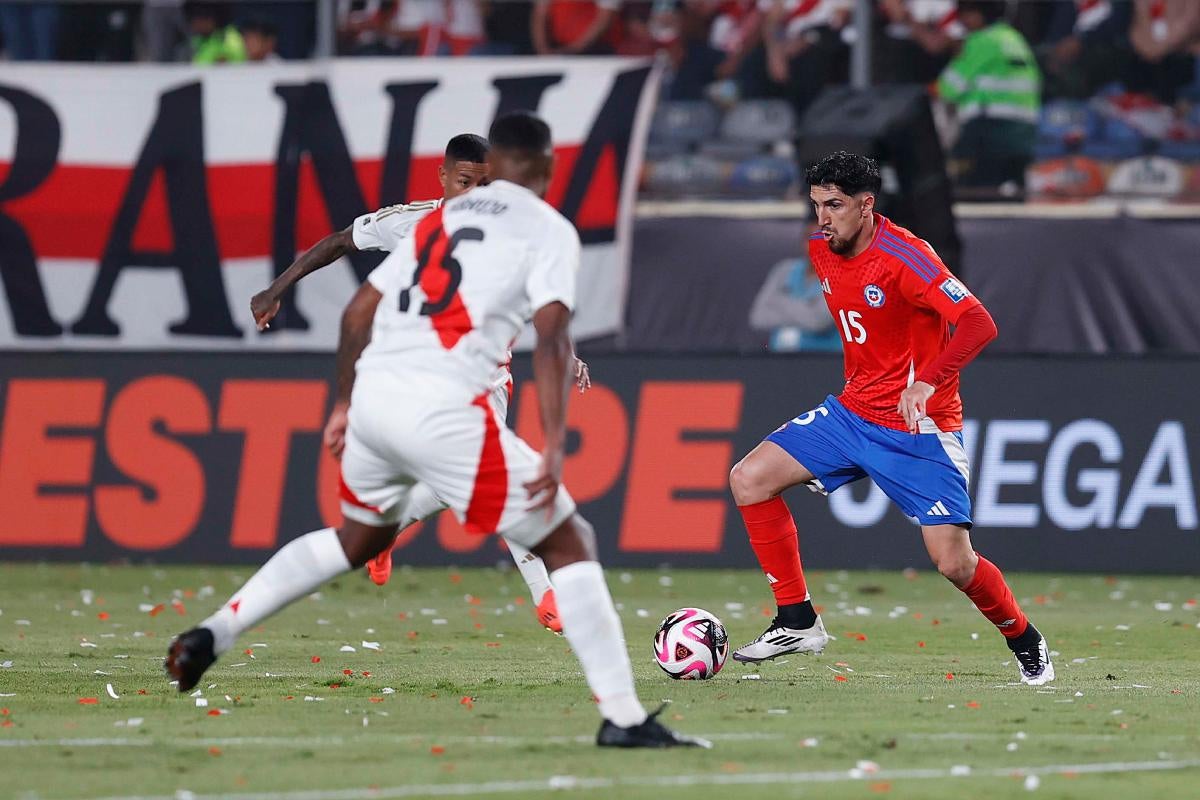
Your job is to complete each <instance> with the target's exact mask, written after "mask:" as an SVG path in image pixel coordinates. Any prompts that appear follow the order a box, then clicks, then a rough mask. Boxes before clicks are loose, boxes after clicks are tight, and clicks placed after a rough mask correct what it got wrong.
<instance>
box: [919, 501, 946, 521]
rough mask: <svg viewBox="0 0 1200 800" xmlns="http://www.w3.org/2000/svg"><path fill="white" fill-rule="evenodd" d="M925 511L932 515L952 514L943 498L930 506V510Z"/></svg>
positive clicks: (943, 515)
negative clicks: (943, 502) (943, 503)
mask: <svg viewBox="0 0 1200 800" xmlns="http://www.w3.org/2000/svg"><path fill="white" fill-rule="evenodd" d="M925 513H926V514H928V515H929V516H931V517H948V516H950V511H949V509H947V508H946V506H944V505H942V501H941V500H938V501H937V502H936V503H934V504H933V505H932V506H930V507H929V510H928V511H926V512H925Z"/></svg>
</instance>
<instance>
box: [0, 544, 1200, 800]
mask: <svg viewBox="0 0 1200 800" xmlns="http://www.w3.org/2000/svg"><path fill="white" fill-rule="evenodd" d="M251 571H252V569H251V568H249V567H245V568H242V567H239V568H227V567H222V568H150V567H136V568H134V567H103V566H79V565H70V566H46V565H23V564H0V797H13V798H32V797H38V798H100V797H131V796H135V797H163V798H169V797H176V796H178V793H179V792H191V793H193V794H195V795H196V796H197V797H206V796H221V797H229V796H240V797H246V798H254V799H255V800H267V799H268V798H278V800H315V798H317V797H321V796H333V797H338V798H342V799H343V800H357V798H363V800H368V799H369V798H372V797H423V796H460V797H490V796H521V797H542V796H545V797H550V796H563V795H564V794H567V795H571V796H580V797H611V796H616V795H618V794H619V796H620V797H621V798H622V800H631V799H632V798H642V797H645V798H661V797H663V796H664V794H669V793H671V792H672V791H696V790H706V789H707V790H708V791H716V792H719V793H721V795H722V796H737V797H739V798H755V797H763V798H780V797H829V796H834V795H836V796H839V797H876V796H884V797H901V798H953V800H961V798H962V797H963V796H964V794H966V795H974V796H977V797H980V798H987V797H1012V796H1024V795H1025V794H1026V793H1027V792H1032V794H1031V795H1030V796H1033V797H1038V796H1041V797H1055V798H1062V797H1071V798H1073V797H1079V798H1084V797H1087V798H1097V797H1118V796H1134V795H1135V793H1137V794H1140V796H1142V797H1154V798H1175V797H1178V798H1191V797H1195V786H1196V783H1197V781H1198V780H1200V723H1198V722H1197V720H1200V660H1198V659H1197V653H1200V627H1198V626H1200V608H1197V603H1196V600H1197V599H1198V598H1197V595H1198V594H1200V586H1198V585H1197V582H1196V581H1195V580H1194V579H1186V578H1150V577H1138V576H1129V577H1120V576H1119V577H1093V576H1046V575H1018V576H1015V577H1014V578H1013V580H1012V583H1013V588H1014V591H1015V592H1016V594H1017V597H1018V598H1019V599H1020V600H1021V602H1022V604H1023V606H1024V607H1025V609H1026V611H1027V612H1028V613H1029V615H1030V617H1031V618H1032V619H1033V620H1034V621H1035V622H1036V623H1037V625H1038V626H1039V628H1040V629H1041V630H1042V631H1044V632H1045V633H1046V634H1047V636H1048V639H1049V642H1050V646H1051V648H1052V649H1053V650H1055V651H1057V652H1058V653H1059V655H1058V656H1057V657H1056V658H1055V666H1056V669H1057V671H1058V680H1057V681H1056V682H1055V683H1053V684H1051V685H1050V686H1048V687H1045V688H1042V689H1034V688H1031V687H1026V686H1020V685H1013V684H1015V683H1016V681H1017V677H1016V675H1017V673H1016V669H1015V667H1014V666H1013V664H1012V663H1011V657H1010V655H1009V653H1008V651H1007V650H1006V649H1005V648H1004V645H1003V643H1002V642H1001V640H1000V637H999V636H998V634H996V632H995V631H994V630H993V629H991V628H990V626H989V625H988V624H987V623H986V621H984V620H983V619H982V617H980V616H979V615H978V614H977V612H976V611H975V610H974V609H973V608H972V607H971V606H970V604H969V603H968V602H967V600H966V599H965V598H964V597H963V596H962V595H961V594H960V593H959V592H957V591H956V590H954V589H953V588H952V587H950V586H949V584H947V583H946V582H945V581H944V580H943V579H941V578H940V577H938V576H936V575H934V574H932V573H917V574H909V575H902V574H899V573H879V572H850V573H845V572H841V573H838V572H811V573H810V574H809V586H810V589H811V590H812V592H813V598H814V602H816V603H817V604H819V605H821V606H823V608H824V611H823V616H824V619H825V624H826V626H827V627H828V628H829V631H830V633H831V634H833V635H834V636H836V637H837V639H836V640H835V641H834V642H832V643H831V645H830V647H829V648H828V649H827V650H826V651H825V653H824V654H823V655H821V656H817V657H797V656H793V657H789V658H784V659H781V660H780V661H776V662H773V663H768V664H763V665H760V666H759V667H758V668H753V669H751V668H746V667H743V666H741V665H739V664H736V663H734V662H732V661H731V662H730V663H728V664H727V665H726V667H725V669H724V670H723V671H722V672H721V673H720V674H719V675H718V676H717V677H716V678H714V679H712V680H710V681H705V682H699V683H690V682H678V681H672V680H671V679H669V678H668V677H666V676H665V675H663V674H662V673H661V672H660V671H659V669H658V668H657V667H656V666H655V664H654V662H653V659H652V657H651V647H650V642H651V637H652V635H653V632H654V629H655V627H656V626H657V624H658V622H659V620H660V619H661V618H662V617H664V616H665V615H666V614H667V613H668V612H670V611H672V610H674V609H676V608H678V607H680V606H685V605H696V606H701V607H704V608H707V609H708V610H709V611H712V612H713V613H715V614H716V615H717V616H719V617H721V619H722V620H724V622H725V625H726V627H727V628H728V629H729V633H730V638H731V643H732V645H733V646H735V647H736V646H737V645H740V644H743V643H745V642H747V641H749V640H750V639H752V638H753V637H754V636H756V635H757V634H758V633H760V632H761V630H762V628H763V627H764V625H765V624H766V623H767V622H768V621H769V616H767V614H769V613H770V609H769V608H765V603H766V602H767V600H768V599H769V594H768V591H767V588H766V586H765V585H764V584H763V582H762V579H761V575H759V574H757V573H754V572H749V571H684V570H675V571H663V572H659V571H646V570H632V571H627V570H611V571H610V573H609V582H610V585H611V587H612V590H613V595H614V598H615V599H616V601H617V602H618V603H619V604H621V615H622V619H623V621H624V623H625V629H626V633H627V635H628V638H629V644H630V652H631V654H632V657H633V661H634V666H635V670H636V672H637V677H638V682H639V684H638V685H639V692H640V694H641V696H642V698H643V700H644V701H645V703H646V705H647V706H651V707H653V706H657V705H658V703H659V702H660V701H662V700H671V701H672V705H671V706H670V707H669V708H668V710H667V711H666V712H665V718H666V719H667V721H668V722H669V723H670V724H672V725H674V726H676V727H678V728H679V729H681V730H683V731H686V732H689V733H698V734H701V735H706V736H710V737H711V738H713V739H714V740H715V742H716V747H715V748H714V749H713V750H711V751H703V752H680V751H673V752H670V753H664V752H633V753H627V752H607V751H600V750H598V749H597V748H595V747H593V746H591V744H590V741H591V738H592V737H593V736H594V734H595V731H596V728H597V727H598V722H599V720H598V717H597V715H596V711H595V707H594V705H593V703H592V701H591V698H590V694H589V692H588V691H587V687H586V686H585V685H584V682H583V679H582V677H581V675H580V673H579V669H578V667H577V665H576V663H575V661H574V658H573V657H572V656H571V654H570V652H569V650H568V646H567V643H566V640H565V639H562V638H560V637H556V636H554V635H552V634H550V633H548V632H546V631H543V630H541V629H540V628H538V627H537V625H536V624H535V623H534V620H533V613H532V610H531V604H530V603H529V599H528V597H527V596H526V594H525V587H524V584H522V583H521V581H520V579H519V577H518V576H517V575H516V574H515V573H513V572H511V571H510V572H500V571H496V570H461V571H460V570H453V569H427V570H406V569H398V570H397V572H396V573H395V575H394V577H393V579H392V582H391V584H389V585H388V586H387V587H385V588H383V589H377V588H376V587H375V586H374V585H372V584H371V583H370V582H369V581H367V580H366V578H365V576H362V577H360V576H358V575H351V576H346V577H344V578H342V579H340V580H339V581H336V582H334V583H332V584H329V585H327V586H325V587H323V588H322V589H321V590H320V592H319V593H318V594H317V595H314V596H312V597H309V598H306V599H304V600H302V601H300V602H299V603H297V604H296V605H295V606H293V607H291V608H289V609H288V610H286V611H285V612H284V613H282V614H281V615H279V616H278V617H276V618H273V619H270V620H268V621H267V622H266V623H264V624H263V626H262V627H261V628H260V629H258V630H255V631H251V632H250V633H248V634H247V635H246V636H245V637H244V638H243V639H242V640H241V641H239V643H238V646H237V647H236V648H235V649H234V650H233V651H231V652H230V653H227V654H226V655H225V656H224V657H223V658H222V659H221V660H220V661H218V662H217V664H216V666H215V667H214V668H213V669H212V670H211V671H210V672H209V674H208V675H206V676H205V679H204V680H203V681H202V682H201V684H200V689H201V695H199V696H197V697H192V696H189V695H179V694H178V693H176V692H175V691H174V689H173V688H172V687H170V686H168V685H167V683H166V678H165V677H164V676H163V674H162V671H161V660H162V655H163V653H164V652H165V650H166V645H167V642H168V640H169V638H170V636H171V635H172V634H174V633H177V632H179V631H181V630H183V629H185V628H187V627H190V626H191V625H193V624H195V623H196V622H197V621H199V620H200V619H202V618H203V617H204V616H205V615H206V614H207V613H209V612H210V611H211V610H213V609H214V608H216V607H217V605H218V604H219V603H221V602H223V600H224V599H225V598H226V597H227V596H228V595H229V594H230V593H231V592H232V591H233V590H234V589H235V588H236V587H237V586H238V585H240V582H241V581H242V580H244V579H245V578H246V577H248V576H249V574H250V573H251ZM764 611H765V612H766V613H764ZM351 648H352V649H351ZM247 651H249V652H247ZM1005 662H1010V663H1007V664H1006V663H1005ZM347 671H349V673H348V674H347ZM198 701H199V702H198ZM689 787H691V788H689ZM322 793H328V794H324V795H323V794H322ZM183 796H184V797H187V795H183Z"/></svg>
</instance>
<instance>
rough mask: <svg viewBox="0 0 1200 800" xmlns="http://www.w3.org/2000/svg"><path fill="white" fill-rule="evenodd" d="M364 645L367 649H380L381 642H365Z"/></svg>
mask: <svg viewBox="0 0 1200 800" xmlns="http://www.w3.org/2000/svg"><path fill="white" fill-rule="evenodd" d="M362 646H363V647H365V648H366V649H367V650H378V649H379V642H363V643H362Z"/></svg>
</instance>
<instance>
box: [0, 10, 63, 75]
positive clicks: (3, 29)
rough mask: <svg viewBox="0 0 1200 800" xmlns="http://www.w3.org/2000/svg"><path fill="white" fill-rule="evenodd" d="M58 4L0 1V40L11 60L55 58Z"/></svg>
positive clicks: (51, 59) (56, 56)
mask: <svg viewBox="0 0 1200 800" xmlns="http://www.w3.org/2000/svg"><path fill="white" fill-rule="evenodd" d="M58 23H59V13H58V6H57V5H55V4H53V3H14V2H5V3H0V39H3V40H4V53H5V54H6V55H7V56H8V58H9V60H11V61H54V60H55V59H56V58H58Z"/></svg>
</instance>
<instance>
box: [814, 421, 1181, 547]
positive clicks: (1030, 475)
mask: <svg viewBox="0 0 1200 800" xmlns="http://www.w3.org/2000/svg"><path fill="white" fill-rule="evenodd" d="M809 415H812V416H813V417H815V414H814V413H813V412H809V413H808V414H806V415H803V416H802V417H799V418H797V421H800V420H804V419H805V418H806V417H809ZM807 421H809V422H811V421H812V420H811V418H809V419H807ZM962 432H963V446H964V449H965V450H966V452H967V457H968V460H969V461H970V462H972V463H973V464H975V452H976V443H977V442H978V441H980V438H981V437H982V441H983V452H982V455H981V457H980V460H979V462H978V463H977V464H975V466H976V469H975V470H973V471H972V472H973V473H974V475H975V476H977V477H976V480H977V483H976V486H975V503H974V514H973V516H974V520H975V523H976V524H977V525H979V526H980V527H981V528H985V527H987V528H1034V527H1037V526H1038V525H1039V524H1040V523H1041V520H1042V516H1041V514H1042V510H1043V508H1044V509H1045V513H1046V521H1047V522H1048V523H1049V524H1051V525H1053V526H1054V527H1056V528H1060V529H1062V530H1068V531H1079V530H1086V529H1098V530H1111V529H1113V528H1114V527H1115V528H1120V529H1124V530H1133V529H1136V528H1138V527H1140V526H1141V525H1142V524H1143V522H1144V519H1145V516H1146V512H1147V511H1148V510H1150V509H1163V510H1166V511H1169V512H1173V514H1174V523H1175V525H1176V526H1177V527H1178V528H1179V529H1180V530H1196V529H1197V528H1200V514H1198V512H1197V503H1196V488H1195V483H1194V480H1193V477H1192V467H1191V456H1190V454H1189V452H1188V444H1187V431H1186V429H1185V427H1184V425H1183V423H1182V422H1180V421H1178V420H1166V421H1164V422H1162V423H1160V424H1159V426H1158V428H1157V429H1156V431H1155V433H1154V436H1153V438H1152V439H1151V441H1150V444H1149V446H1148V447H1147V449H1146V453H1145V455H1144V456H1142V457H1141V458H1140V460H1137V461H1132V462H1131V461H1124V459H1126V457H1127V456H1129V455H1131V454H1129V453H1128V452H1127V449H1128V448H1126V446H1125V445H1124V443H1123V442H1122V440H1121V434H1120V432H1119V428H1118V427H1117V426H1114V425H1113V424H1111V423H1108V422H1104V421H1102V420H1097V419H1080V420H1075V421H1073V422H1069V423H1067V424H1066V425H1064V426H1063V427H1062V428H1060V429H1058V430H1057V431H1054V430H1052V426H1051V425H1050V423H1049V422H1048V421H1046V420H1037V419H1026V420H992V421H991V422H989V423H986V424H983V425H981V424H980V423H979V422H978V421H977V420H965V421H964V423H963V431H962ZM1046 444H1048V446H1047V447H1046V448H1045V449H1044V451H1042V452H1039V453H1038V454H1036V455H1032V454H1031V456H1030V457H1029V458H1028V459H1018V458H1015V457H1013V456H1012V455H1010V451H1009V448H1010V447H1012V446H1019V445H1026V446H1029V445H1046ZM1093 449H1094V450H1095V452H1096V454H1097V455H1098V457H1099V461H1100V463H1101V464H1102V465H1105V466H1086V467H1082V468H1080V469H1078V470H1077V471H1076V472H1074V473H1073V472H1072V469H1071V461H1072V459H1074V458H1076V457H1077V455H1078V454H1080V453H1089V451H1091V450H1093ZM1043 454H1044V455H1043ZM1132 455H1134V456H1136V454H1132ZM1089 457H1091V456H1090V455H1089ZM1135 466H1136V473H1134V477H1133V481H1132V485H1130V488H1129V492H1128V494H1127V495H1126V496H1125V497H1124V502H1123V503H1122V496H1121V484H1122V478H1123V477H1124V476H1127V475H1128V474H1129V473H1131V472H1132V471H1133V468H1134V467H1135ZM866 483H867V485H868V486H869V487H870V488H869V489H868V490H867V494H866V496H865V497H863V498H862V499H858V497H856V494H857V495H861V494H862V489H860V488H856V489H854V490H851V489H849V488H844V489H841V490H839V491H836V492H833V493H832V494H830V495H829V507H830V512H831V513H832V514H833V516H834V518H835V519H836V520H837V521H838V522H839V523H841V524H842V525H845V526H847V527H850V528H867V527H871V526H873V525H878V524H880V523H881V522H882V521H883V519H884V516H885V514H886V513H887V510H888V508H889V507H890V506H891V501H890V500H889V499H888V498H887V496H886V495H885V494H884V493H883V490H881V489H880V488H879V487H878V486H876V485H875V483H874V482H873V481H870V480H868V481H866ZM1005 487H1010V488H1011V489H1012V490H1013V491H1015V492H1019V493H1020V494H1021V495H1022V500H1024V502H1015V501H1011V500H1010V501H1009V502H1002V501H1001V499H1000V498H1001V494H1002V493H1003V491H1004V489H1005ZM1021 487H1024V491H1021ZM1076 493H1078V494H1082V495H1084V496H1085V497H1086V499H1085V501H1084V502H1082V503H1081V504H1079V505H1076V504H1075V502H1073V501H1072V495H1073V494H1076ZM1039 496H1040V499H1041V503H1038V502H1036V501H1034V498H1037V497H1039Z"/></svg>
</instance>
